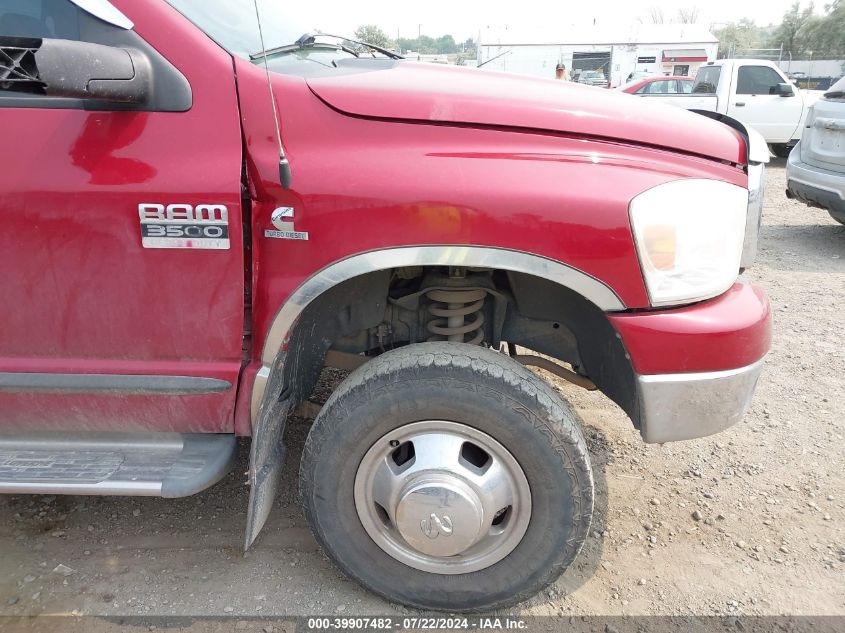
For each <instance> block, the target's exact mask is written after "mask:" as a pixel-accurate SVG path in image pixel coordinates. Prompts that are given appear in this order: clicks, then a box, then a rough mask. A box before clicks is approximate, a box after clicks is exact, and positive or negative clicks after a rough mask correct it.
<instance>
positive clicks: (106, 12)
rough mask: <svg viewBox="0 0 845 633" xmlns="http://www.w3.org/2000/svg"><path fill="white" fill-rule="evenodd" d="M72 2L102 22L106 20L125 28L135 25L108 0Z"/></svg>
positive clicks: (79, 0) (73, 0)
mask: <svg viewBox="0 0 845 633" xmlns="http://www.w3.org/2000/svg"><path fill="white" fill-rule="evenodd" d="M70 1H71V2H72V3H73V4H75V5H76V6H78V7H79V8H80V9H82V10H83V11H87V12H88V13H90V14H91V15H93V16H94V17H95V18H99V19H101V20H102V21H103V22H108V23H109V24H111V25H113V26H117V27H120V28H121V29H126V30H127V31H128V30H130V29H132V28H133V27H134V26H135V25H134V24H133V23H132V20H130V19H129V18H127V17H126V16H125V15H124V14H123V12H122V11H121V10H120V9H118V8H117V7H116V6H114V5H113V4H112V3H111V2H109V1H108V0H70Z"/></svg>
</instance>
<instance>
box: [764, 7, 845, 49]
mask: <svg viewBox="0 0 845 633" xmlns="http://www.w3.org/2000/svg"><path fill="white" fill-rule="evenodd" d="M819 19H820V18H818V17H816V16H814V15H813V3H812V2H811V3H810V4H809V5H808V6H807V8H805V9H801V4H800V3H799V2H796V3H795V4H793V5H792V6H791V7H790V8H789V10H788V11H787V12H786V13H784V14H783V21H782V22H781V24H780V26H779V27H777V29H775V32H774V34H773V35H772V42H771V43H772V45H773V46H780V45H781V44H783V50H784V51H789V52H791V53H792V56H793V57H800V56H802V55H804V54H805V53H806V52H807V51H808V50H812V49H811V46H810V38H809V34H810V33H812V32H813V31H814V30H816V29H817V28H818V21H819ZM840 37H841V35H840Z"/></svg>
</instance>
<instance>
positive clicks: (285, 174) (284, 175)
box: [252, 0, 291, 189]
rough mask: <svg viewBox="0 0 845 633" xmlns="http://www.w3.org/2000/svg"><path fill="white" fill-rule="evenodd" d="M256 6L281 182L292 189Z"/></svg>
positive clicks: (254, 0)
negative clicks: (274, 127) (274, 126)
mask: <svg viewBox="0 0 845 633" xmlns="http://www.w3.org/2000/svg"><path fill="white" fill-rule="evenodd" d="M252 2H253V5H255V19H256V20H257V21H258V39H259V40H260V42H261V53H262V54H263V56H264V73H265V74H266V75H267V91H268V92H269V93H270V104H271V105H272V106H273V122H274V123H275V124H276V140H277V141H278V142H279V182H281V183H282V187H284V188H285V189H290V179H291V173H290V163H289V162H288V159H287V156H285V148H284V145H282V130H281V128H280V127H279V115H278V113H277V112H276V97H275V95H274V94H273V84H272V83H270V68H269V66H267V48H266V47H265V46H264V33H263V32H262V31H261V16H260V15H259V13H258V0H252Z"/></svg>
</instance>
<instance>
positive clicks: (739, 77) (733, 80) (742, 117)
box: [644, 59, 821, 158]
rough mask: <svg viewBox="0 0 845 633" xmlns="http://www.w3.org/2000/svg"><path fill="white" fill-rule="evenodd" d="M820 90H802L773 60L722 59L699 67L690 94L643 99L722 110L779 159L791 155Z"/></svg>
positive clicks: (692, 107) (720, 111)
mask: <svg viewBox="0 0 845 633" xmlns="http://www.w3.org/2000/svg"><path fill="white" fill-rule="evenodd" d="M820 95H821V92H815V91H808V90H800V89H799V88H798V87H797V86H794V85H793V84H792V83H791V82H790V81H789V80H788V79H787V78H786V75H784V74H783V72H782V71H781V70H780V69H779V68H778V67H777V66H776V65H775V64H773V63H772V62H770V61H765V60H761V59H720V60H718V61H715V62H708V63H707V64H705V65H704V66H702V67H701V68H699V69H698V73H697V74H696V76H695V82H694V83H693V86H692V91H691V92H690V93H689V94H666V95H644V96H648V97H656V98H657V99H659V100H660V102H661V103H671V104H672V105H677V106H681V107H682V108H686V109H687V110H700V111H709V112H717V113H719V114H724V115H727V116H729V117H731V118H733V119H737V120H739V121H741V122H742V123H744V124H746V125H748V126H750V127H753V128H754V129H755V130H757V131H758V132H759V133H760V134H762V135H763V138H765V139H766V142H767V143H768V144H769V146H770V147H771V149H772V152H774V154H775V155H776V156H780V157H783V158H785V157H787V156H788V155H789V151H790V150H791V149H792V147H793V146H794V145H795V144H796V143H797V142H798V140H799V139H800V138H801V131H802V129H803V128H804V119H805V118H806V117H807V111H808V110H809V108H810V106H811V105H813V103H815V101H816V100H817V99H818V98H819V96H820Z"/></svg>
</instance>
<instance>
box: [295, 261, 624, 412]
mask: <svg viewBox="0 0 845 633" xmlns="http://www.w3.org/2000/svg"><path fill="white" fill-rule="evenodd" d="M471 291H472V292H474V293H475V294H473V295H472V297H473V299H474V298H477V297H478V296H483V297H484V298H483V299H482V302H483V305H482V306H481V307H480V308H479V309H478V310H476V311H475V312H476V314H478V315H481V317H482V319H481V324H480V325H477V326H475V329H473V330H471V331H470V332H468V333H467V334H463V333H461V334H460V336H475V340H474V342H479V343H482V344H484V345H487V346H490V347H493V348H499V346H500V345H501V344H502V343H508V344H512V345H519V346H521V347H525V348H528V349H531V350H533V351H536V352H538V353H540V354H544V355H547V356H550V357H552V358H554V359H556V360H558V361H562V362H565V363H568V364H570V365H571V366H572V368H573V370H574V371H575V372H577V373H578V374H581V375H582V376H586V377H588V378H589V379H590V380H591V381H592V382H593V383H595V385H596V386H597V387H598V388H599V389H601V390H602V391H603V392H604V393H605V394H606V395H607V396H608V397H610V398H611V399H612V400H613V401H614V402H616V403H617V404H618V405H619V406H620V407H621V408H622V409H623V410H624V411H625V412H626V413H627V414H628V416H629V417H630V418H631V420H632V421H633V422H634V425H635V426H637V427H638V425H639V420H638V411H639V405H638V401H637V390H636V381H635V376H634V372H633V369H632V367H631V363H630V360H629V358H628V355H627V353H626V351H625V348H624V346H623V344H622V341H621V339H620V337H619V334H618V333H617V332H616V330H615V329H614V328H613V326H612V325H611V324H610V321H609V320H608V319H607V317H606V316H605V313H604V312H603V311H602V310H601V309H600V308H599V307H597V306H596V305H595V304H594V303H592V302H591V301H589V300H588V299H586V298H585V297H583V296H582V295H580V294H579V293H577V292H575V291H573V290H571V289H569V288H567V287H565V286H563V285H561V284H559V283H556V282H554V281H551V280H549V279H545V278H542V277H539V276H535V275H530V274H526V273H521V272H513V271H504V270H497V269H493V268H470V267H449V266H413V267H404V268H394V269H387V270H379V271H374V272H370V273H365V274H362V275H359V276H356V277H352V278H351V279H348V280H345V281H342V282H340V283H338V284H337V285H335V286H333V287H331V288H329V289H328V290H326V291H325V292H323V293H322V294H320V295H319V296H317V297H316V298H314V299H313V301H311V302H310V303H309V304H308V306H307V307H306V308H305V309H304V310H303V312H302V314H301V315H300V317H299V319H298V320H297V322H296V324H295V326H294V327H293V329H292V331H291V338H290V342H289V344H288V350H289V351H288V353H287V356H286V358H285V363H284V375H283V384H284V385H285V387H284V388H283V392H284V395H285V397H290V398H291V399H292V400H293V401H294V402H301V401H303V400H305V399H307V398H308V396H309V395H310V393H311V392H312V390H313V388H314V386H315V385H316V383H317V380H318V379H319V376H320V372H321V370H322V368H323V366H324V365H325V364H326V358H327V353H328V352H329V350H332V351H333V353H334V355H335V356H333V357H336V355H342V356H351V355H357V356H360V357H362V358H361V359H359V360H360V361H365V360H366V358H368V357H372V356H376V355H378V354H380V353H382V352H384V351H387V350H388V349H393V348H396V347H401V346H404V345H409V344H414V343H418V342H423V341H426V340H432V339H434V340H437V339H440V340H442V339H443V338H449V332H454V331H456V330H455V329H454V327H455V326H453V325H452V324H453V321H452V320H449V319H448V317H442V318H440V317H439V316H438V315H439V314H440V313H438V312H437V308H439V309H440V311H441V313H445V314H454V313H456V311H464V312H466V310H469V309H470V308H471V307H472V306H473V305H475V303H474V301H470V300H466V301H465V302H463V303H462V302H459V301H457V299H459V298H460V295H461V293H467V294H466V295H465V296H467V297H469V296H470V295H469V292H471ZM438 293H439V294H438ZM437 299H441V301H439V302H438V301H437ZM449 299H455V300H456V301H453V302H449ZM461 306H464V307H466V310H461ZM450 310H451V312H450ZM438 318H440V322H439V323H440V327H439V329H438V328H437V327H435V328H433V329H432V327H431V326H432V322H433V321H435V320H437V319H438ZM471 318H474V315H472V314H470V315H467V318H466V321H465V322H467V323H469V324H472V323H473V321H471ZM459 321H460V319H459ZM467 327H469V326H467ZM434 332H438V333H439V334H437V333H434ZM444 332H445V333H444ZM457 336H458V335H457V334H453V335H452V338H451V339H450V340H456V337H457ZM464 340H465V341H468V339H464Z"/></svg>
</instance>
